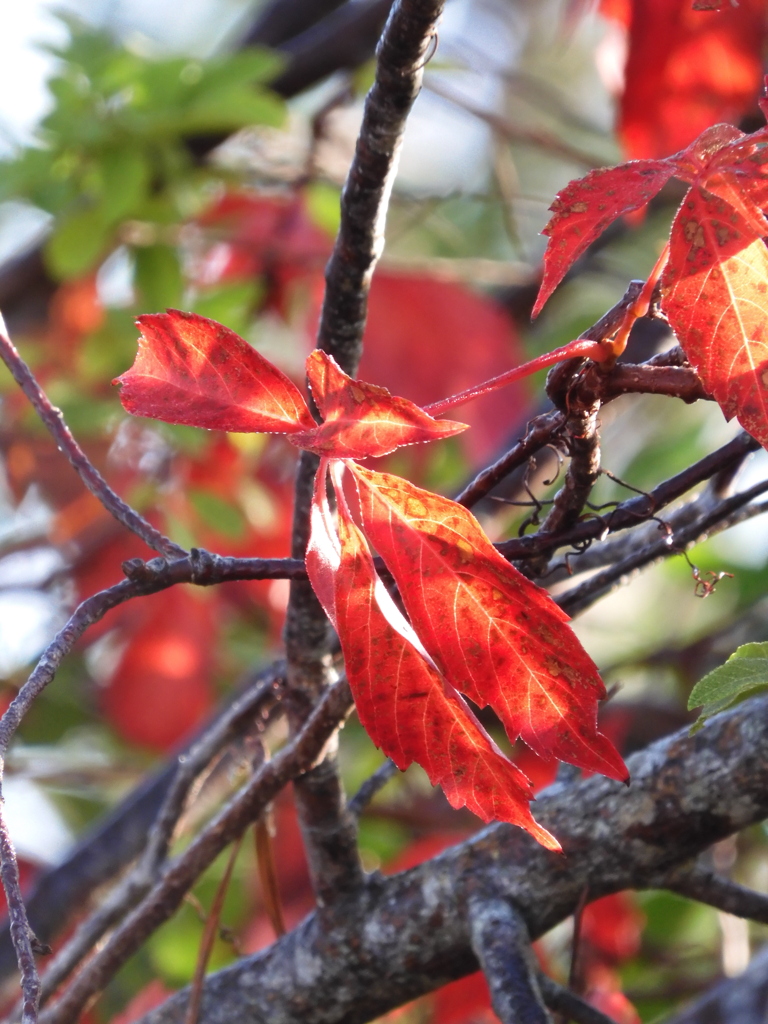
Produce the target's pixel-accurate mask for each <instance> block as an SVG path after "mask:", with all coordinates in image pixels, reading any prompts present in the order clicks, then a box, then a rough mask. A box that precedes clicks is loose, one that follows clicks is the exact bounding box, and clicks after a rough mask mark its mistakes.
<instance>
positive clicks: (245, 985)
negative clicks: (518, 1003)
mask: <svg viewBox="0 0 768 1024" xmlns="http://www.w3.org/2000/svg"><path fill="white" fill-rule="evenodd" d="M628 763H629V767H630V770H631V772H632V782H631V785H630V786H629V787H628V788H625V787H624V786H622V785H621V784H619V783H616V782H612V781H610V780H608V779H605V778H603V777H601V776H593V777H592V778H589V779H583V780H579V781H577V782H575V783H571V784H556V785H555V786H552V787H551V788H550V789H548V790H547V791H546V793H544V794H542V796H541V797H540V799H539V801H538V805H537V818H538V820H540V821H541V822H542V824H544V825H545V826H546V828H548V829H550V830H551V831H552V832H554V833H555V835H557V837H558V838H559V839H560V841H561V843H562V845H563V849H564V851H565V854H564V855H558V854H555V853H551V852H548V851H546V850H544V849H542V848H541V847H539V846H537V845H536V844H535V843H534V842H533V840H531V839H530V838H529V837H528V836H527V835H525V834H524V833H523V832H521V831H519V830H516V829H514V828H512V827H510V826H508V825H493V826H490V827H488V828H486V829H484V830H483V831H482V832H480V833H479V834H478V835H477V836H474V837H473V838H472V839H470V840H468V841H467V842H465V843H462V844H460V845H458V846H455V847H453V848H452V849H450V850H447V851H446V852H444V853H443V854H442V855H440V856H439V857H437V858H435V859H434V860H432V861H430V862H428V863H426V864H423V865H421V866H419V867H417V868H414V869H413V870H410V871H407V872H404V873H402V874H399V875H395V876H394V877H391V878H383V877H381V876H380V875H378V874H374V875H371V876H369V878H368V880H367V884H366V885H365V887H364V888H363V889H362V890H361V891H360V892H359V893H358V894H356V895H355V897H354V898H350V899H348V900H344V901H340V902H339V903H338V904H337V905H336V906H335V907H334V908H333V913H332V914H328V913H326V914H324V915H323V918H322V923H321V921H320V919H319V918H318V916H316V915H311V916H310V917H308V918H306V919H305V920H304V921H303V922H302V924H300V925H299V926H298V927H297V928H296V929H295V930H294V931H293V932H291V933H290V934H289V935H286V936H285V937H284V938H282V939H281V940H280V941H278V942H276V943H275V944H274V945H273V946H271V947H270V948H269V949H267V950H265V951H264V952H262V953H260V954H258V955H256V956H253V957H250V958H247V959H244V960H242V961H241V962H240V963H238V964H236V965H234V966H233V967H230V968H228V969H226V970H224V971H221V972H219V973H218V974H215V975H213V976H212V977H210V978H209V980H208V981H207V983H206V985H205V990H204V997H203V1005H202V1014H201V1020H202V1021H203V1022H204V1024H230V1022H231V1021H234V1020H237V1021H239V1022H242V1024H364V1022H366V1021H369V1020H372V1019H374V1018H375V1017H377V1016H378V1015H380V1014H382V1013H385V1012H387V1011H388V1010H391V1009H393V1008H394V1007H396V1006H399V1005H401V1004H402V1003H403V1002H405V1001H406V1000H408V999H413V998H415V997H417V996H419V995H422V994H424V993H426V992H429V991H431V990H432V989H434V988H437V987H438V986H440V985H443V984H445V983H446V982H448V981H451V980H453V979H455V978H458V977H461V976H462V975H464V974H467V973H469V972H471V971H474V970H476V969H477V966H478V964H477V960H476V957H475V954H474V953H473V951H472V942H471V927H470V923H469V921H470V917H469V913H468V908H469V906H470V902H471V901H472V900H473V898H477V897H478V896H482V898H484V899H487V898H488V896H489V895H490V894H493V895H494V896H495V897H496V898H498V899H500V900H504V901H506V902H508V903H510V904H511V905H512V906H514V907H516V908H517V910H518V912H519V913H520V916H521V918H522V919H523V921H524V922H525V924H526V927H527V929H528V932H529V934H530V936H531V938H532V939H535V938H537V937H538V936H540V935H542V934H543V933H544V932H546V931H548V930H549V929H550V928H552V927H554V925H556V924H558V923H559V922H560V921H562V920H563V919H564V918H566V917H568V916H569V915H570V914H571V913H572V912H573V910H574V907H575V906H576V904H577V902H578V901H579V898H580V897H581V895H582V893H583V891H584V889H585V887H586V888H587V889H588V893H589V898H590V899H596V898H598V897H600V896H605V895H607V894H609V893H612V892H616V891H619V890H622V889H630V888H635V889H642V888H648V887H651V886H654V887H658V886H659V885H661V884H662V880H663V876H664V872H666V871H672V870H673V869H674V868H675V867H676V866H677V865H679V864H681V863H684V862H685V861H687V860H689V859H690V858H692V857H694V856H696V855H697V854H698V853H700V852H701V851H702V850H704V849H706V848H707V847H708V846H709V845H711V844H712V843H713V842H716V841H717V840H719V839H722V838H724V837H725V836H727V835H730V834H732V833H734V832H737V831H739V830H741V829H743V828H745V827H746V826H748V825H750V824H752V823H754V822H756V821H760V820H762V819H763V818H765V817H766V816H768V698H761V699H758V700H753V701H749V702H747V703H745V704H742V705H741V706H739V707H738V708H736V709H735V710H734V711H732V712H729V713H727V714H724V715H721V716H718V717H717V718H715V719H713V720H712V721H711V722H710V723H709V724H708V725H707V726H706V727H705V728H704V729H702V730H701V731H700V732H698V733H697V734H696V735H694V736H689V735H688V733H687V731H683V732H680V733H676V734H674V735H673V736H670V737H668V738H666V739H664V740H661V741H660V742H658V743H655V744H653V745H652V746H651V747H649V748H648V749H647V750H644V751H641V752H640V753H638V754H635V755H633V756H632V757H631V758H630V759H629V762H628ZM187 998H188V997H187V993H186V992H181V993H179V994H178V995H176V996H174V997H173V998H172V999H170V1000H169V1001H168V1002H167V1003H165V1004H164V1005H163V1006H162V1007H159V1008H158V1009H157V1010H155V1011H153V1012H152V1013H150V1014H148V1015H147V1016H146V1017H145V1018H143V1024H182V1021H183V1019H184V1013H185V1008H186V1004H187Z"/></svg>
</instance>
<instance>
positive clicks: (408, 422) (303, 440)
mask: <svg viewBox="0 0 768 1024" xmlns="http://www.w3.org/2000/svg"><path fill="white" fill-rule="evenodd" d="M307 377H308V379H309V385H310V387H311V389H312V396H313V398H314V399H315V402H316V403H317V407H318V409H319V410H320V414H321V415H322V417H323V422H322V423H321V424H320V426H318V427H314V429H313V430H311V431H308V432H306V433H299V434H295V435H294V436H293V437H291V438H290V440H291V441H292V442H293V444H295V445H297V446H298V447H299V448H304V449H306V450H307V451H312V452H316V453H317V454H318V455H327V456H329V457H330V458H335V459H366V458H370V457H372V456H378V455H388V454H389V453H390V452H393V451H394V450H395V449H396V448H399V447H401V445H406V444H418V443H420V442H423V441H437V440H439V439H440V438H442V437H451V436H452V435H453V434H459V433H461V432H462V431H463V430H466V429H467V425H466V423H457V422H455V421H454V420H435V419H433V418H432V417H431V416H430V415H429V414H428V413H426V412H424V410H423V409H420V408H419V406H418V405H414V403H413V402H409V401H408V399H407V398H399V397H397V396H396V395H391V394H390V393H389V391H387V389H386V388H381V387H377V386H376V385H375V384H366V383H365V381H362V380H353V379H352V378H351V377H349V376H347V374H346V373H344V371H343V370H342V369H341V367H340V366H339V365H338V364H337V363H336V361H335V360H334V359H333V358H332V357H331V356H329V355H328V354H327V353H326V352H323V351H321V350H320V349H315V350H314V352H311V353H310V355H309V357H308V358H307Z"/></svg>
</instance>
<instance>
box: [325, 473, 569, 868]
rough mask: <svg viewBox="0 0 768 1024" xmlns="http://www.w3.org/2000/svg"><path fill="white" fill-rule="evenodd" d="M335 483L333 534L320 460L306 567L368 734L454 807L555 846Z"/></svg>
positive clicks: (524, 784)
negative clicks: (384, 574) (439, 668)
mask: <svg viewBox="0 0 768 1024" xmlns="http://www.w3.org/2000/svg"><path fill="white" fill-rule="evenodd" d="M336 490H337V494H339V496H340V501H339V516H338V536H337V537H333V536H331V525H330V513H329V510H328V506H327V500H326V496H325V471H324V467H321V472H320V473H318V480H317V483H316V488H315V506H316V509H317V512H316V515H315V519H314V521H313V531H312V539H311V542H310V547H309V550H308V552H307V571H308V572H309V574H310V579H311V580H312V585H313V586H314V588H315V592H316V593H317V596H318V598H319V599H320V601H321V603H322V604H323V606H324V608H325V610H326V613H327V614H328V616H329V617H330V618H331V619H332V621H333V622H334V624H335V626H336V629H337V632H338V634H339V639H340V640H341V646H342V650H343V653H344V663H345V667H346V672H347V678H348V679H349V685H350V687H351V689H352V693H353V696H354V698H355V705H356V707H357V712H358V715H359V716H360V721H361V722H362V724H363V726H364V727H365V729H366V730H367V732H368V734H369V735H370V737H371V739H372V740H373V742H374V743H375V744H376V745H377V746H378V747H381V749H382V750H383V751H384V753H385V754H387V755H388V756H389V757H391V758H392V760H393V761H394V762H395V763H396V764H397V766H398V768H400V769H401V770H404V769H405V768H407V767H408V765H409V764H411V763H412V762H413V761H417V762H418V763H419V764H420V765H421V766H422V768H424V770H425V771H426V773H427V775H428V776H429V779H430V781H431V782H432V784H433V785H440V786H442V788H443V791H444V793H445V795H446V797H447V798H448V800H449V802H450V803H451V805H452V806H453V807H463V806H466V807H468V808H469V810H471V811H473V812H474V813H475V814H477V815H478V816H479V817H481V818H482V819H483V820H484V821H491V820H493V819H496V820H499V821H508V822H511V823H512V824H514V825H519V826H520V827H522V828H524V829H526V830H527V831H528V832H530V833H531V835H532V836H534V837H535V838H536V839H537V840H538V841H539V842H540V843H541V844H542V845H543V846H545V847H547V848H548V849H550V850H559V848H560V847H559V844H558V843H557V841H556V840H555V839H554V838H553V837H552V836H551V835H550V834H549V833H548V832H547V831H546V830H545V829H543V828H541V826H540V825H538V824H537V823H536V822H535V821H534V819H533V817H532V815H531V812H530V808H529V806H528V804H529V801H530V799H531V786H530V783H529V782H528V780H527V779H526V778H525V776H524V775H523V774H522V772H520V771H519V770H518V769H517V768H516V767H515V766H514V765H513V764H512V762H511V761H509V760H508V759H507V758H506V757H504V755H503V754H502V753H501V752H500V751H499V750H498V748H497V747H496V746H495V745H494V743H493V742H492V741H491V740H490V739H489V737H488V736H487V734H486V733H485V732H484V731H483V729H482V728H481V726H480V725H479V724H478V723H477V721H476V719H475V718H474V717H473V716H472V714H471V713H470V711H469V709H468V708H467V706H466V705H465V704H464V702H463V701H462V700H461V698H460V697H459V695H458V694H456V693H455V691H453V689H452V687H450V686H449V685H447V684H446V682H445V680H444V679H443V678H441V676H440V675H439V674H438V673H437V672H436V671H435V669H434V668H432V666H431V665H430V664H429V663H428V662H427V661H426V660H425V658H424V657H423V656H422V654H421V653H420V652H419V650H418V649H417V647H416V646H414V644H413V643H411V642H409V640H407V639H406V638H405V637H406V635H408V634H410V635H413V633H412V630H411V629H410V627H409V626H408V623H407V622H406V621H405V619H404V618H403V617H402V616H401V615H400V614H399V612H398V611H397V608H396V607H395V605H394V603H393V602H392V600H391V598H389V595H388V594H387V592H386V590H385V589H384V586H383V584H382V583H381V581H380V580H379V579H378V578H377V576H376V573H375V570H374V566H373V560H372V558H371V554H370V551H369V550H368V545H367V544H366V542H365V538H364V537H363V535H362V534H361V533H360V531H359V530H358V528H357V527H356V526H355V524H354V522H353V521H352V519H351V517H350V516H349V513H348V511H347V510H346V508H345V507H344V501H343V495H342V492H341V488H340V487H339V486H337V487H336ZM331 588H332V589H331ZM382 607H383V608H386V609H387V614H386V615H385V613H384V612H383V611H382ZM398 619H399V623H398V625H399V628H395V626H394V625H393V622H396V621H398ZM413 639H414V641H415V643H416V644H418V640H417V639H416V638H415V636H414V637H413Z"/></svg>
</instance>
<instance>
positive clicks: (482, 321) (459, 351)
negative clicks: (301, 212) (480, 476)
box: [360, 269, 531, 464]
mask: <svg viewBox="0 0 768 1024" xmlns="http://www.w3.org/2000/svg"><path fill="white" fill-rule="evenodd" d="M525 359H526V354H525V351H524V348H523V346H522V344H521V343H520V339H519V337H518V335H517V332H516V330H515V326H514V324H513V323H512V320H511V318H510V316H509V315H508V313H507V312H506V310H505V309H504V308H503V307H502V306H501V305H500V304H499V303H498V302H495V301H494V300H493V299H492V298H491V297H490V296H488V295H484V294H482V293H481V292H476V291H473V290H471V289H470V288H468V287H466V285H463V284H461V283H460V282H458V281H452V280H442V279H440V278H438V277H436V276H433V275H429V274H413V273H409V274H405V273H402V272H401V273H395V272H393V271H392V270H386V269H385V270H381V269H380V270H377V271H376V273H375V275H374V278H373V282H372V284H371V294H370V299H369V306H368V321H367V323H366V327H365V346H364V349H363V358H362V360H361V362H360V376H361V377H363V379H365V380H373V381H376V383H377V384H383V385H384V386H385V387H387V388H389V390H390V391H391V392H392V394H395V395H404V396H406V397H407V398H409V399H411V401H413V402H417V403H418V404H419V405H421V406H424V405H429V404H430V403H431V402H436V401H438V400H439V399H441V398H445V396H446V395H455V394H456V393H457V392H459V391H464V390H466V388H468V387H470V386H472V385H473V384H476V383H477V382H478V381H481V380H488V378H490V377H496V376H498V374H500V373H503V372H504V371H505V370H508V369H509V368H510V366H515V365H517V364H518V363H522V362H524V361H525ZM530 411H531V401H530V398H529V395H528V392H527V391H526V387H525V385H524V384H513V385H511V386H510V387H509V388H507V389H505V391H504V392H503V393H502V392H498V393H496V394H493V395H488V396H487V397H485V398H483V399H482V400H479V401H475V402H469V403H468V404H467V405H464V406H462V409H461V418H462V420H463V421H464V422H466V423H468V424H469V425H470V426H471V428H472V429H471V430H469V431H467V432H466V433H465V434H464V435H463V436H462V438H461V447H462V449H463V450H464V451H467V452H468V453H469V455H470V457H471V459H472V461H473V463H474V464H480V463H481V462H482V461H483V460H485V459H490V458H494V457H496V456H497V455H498V452H499V450H500V448H501V445H503V444H504V443H505V442H506V441H507V440H508V439H509V437H510V436H516V435H515V434H514V432H515V430H516V429H517V428H518V427H522V426H523V425H524V423H525V420H526V419H527V417H528V415H529V414H530ZM409 454H419V453H418V452H414V451H413V449H412V450H411V452H410V453H409Z"/></svg>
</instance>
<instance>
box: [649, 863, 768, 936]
mask: <svg viewBox="0 0 768 1024" xmlns="http://www.w3.org/2000/svg"><path fill="white" fill-rule="evenodd" d="M658 887H659V888H660V889H669V890H670V891H671V892H676V893H677V894H678V896H685V897H686V898H687V899H689V900H698V902H699V903H706V904H707V905H708V906H710V907H715V908H716V909H717V910H722V911H724V912H725V913H726V914H733V915H734V917H743V918H746V919H747V920H749V921H759V922H760V924H768V896H766V895H765V893H760V892H755V890H754V889H748V888H747V887H746V886H744V885H739V883H738V882H733V881H731V879H730V878H725V877H724V876H723V875H719V874H718V873H717V872H716V871H712V870H710V869H709V868H706V867H704V866H703V865H701V864H696V863H693V864H682V865H680V867H676V868H674V869H673V870H672V871H668V872H667V873H666V874H664V875H661V876H660V877H659V879H658Z"/></svg>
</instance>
